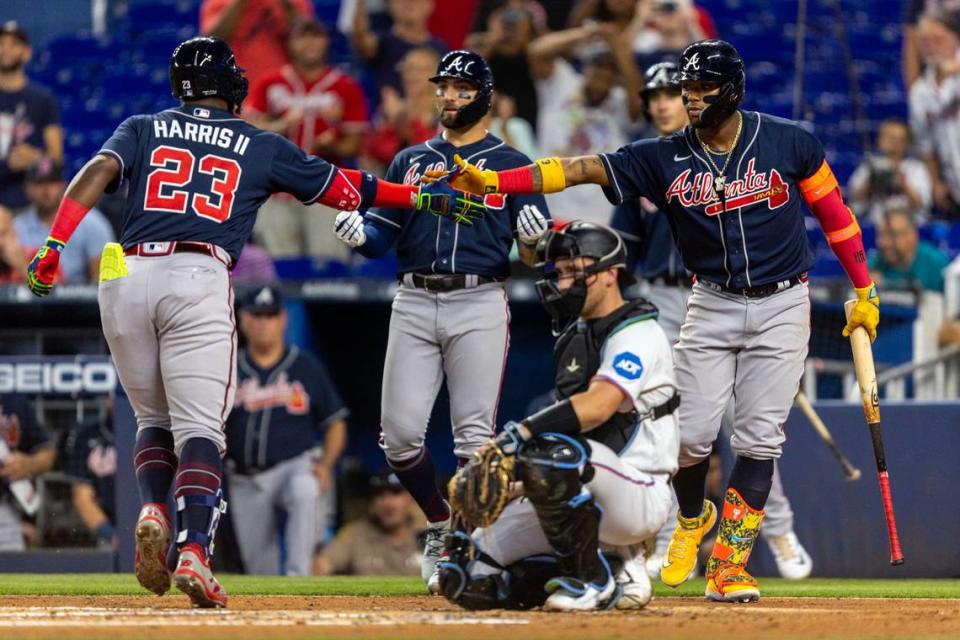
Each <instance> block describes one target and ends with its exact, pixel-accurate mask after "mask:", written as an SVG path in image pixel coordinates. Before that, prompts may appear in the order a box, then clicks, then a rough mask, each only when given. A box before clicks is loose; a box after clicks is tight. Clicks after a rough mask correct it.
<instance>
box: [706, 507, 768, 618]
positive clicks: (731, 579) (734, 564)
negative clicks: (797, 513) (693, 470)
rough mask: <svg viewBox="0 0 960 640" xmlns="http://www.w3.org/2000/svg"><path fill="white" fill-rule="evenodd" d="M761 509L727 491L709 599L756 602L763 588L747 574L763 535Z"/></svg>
mask: <svg viewBox="0 0 960 640" xmlns="http://www.w3.org/2000/svg"><path fill="white" fill-rule="evenodd" d="M763 516H764V512H763V510H762V509H754V508H753V507H751V506H750V505H748V504H747V503H746V501H745V500H744V499H743V496H741V495H740V493H739V492H738V491H737V490H736V489H733V488H728V489H727V492H726V494H725V495H724V497H723V517H722V518H721V519H720V528H719V531H718V532H717V541H716V543H715V544H714V545H713V553H712V554H711V555H710V560H709V561H708V562H707V589H706V593H705V595H706V597H707V599H708V600H711V601H713V602H756V601H757V600H759V599H760V587H759V585H758V584H757V580H756V578H754V577H753V576H752V575H750V574H749V573H747V570H746V566H747V562H748V561H749V560H750V553H751V552H752V551H753V545H754V543H755V542H756V541H757V536H758V535H760V524H761V523H762V522H763Z"/></svg>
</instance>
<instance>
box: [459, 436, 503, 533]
mask: <svg viewBox="0 0 960 640" xmlns="http://www.w3.org/2000/svg"><path fill="white" fill-rule="evenodd" d="M515 463H516V458H515V457H514V456H512V455H507V454H506V453H504V451H503V449H502V448H500V447H499V446H497V444H491V445H490V446H489V447H488V448H487V449H486V450H485V451H483V452H481V453H478V454H477V455H476V456H474V457H473V458H471V459H470V461H469V462H468V463H467V464H465V465H464V466H463V468H461V469H460V470H459V471H457V473H456V475H454V476H453V477H452V478H451V479H450V484H448V485H447V490H448V492H449V496H450V507H451V508H452V509H453V510H454V512H456V513H459V514H460V517H461V518H463V522H464V524H466V525H468V526H471V527H489V526H490V525H491V524H493V523H494V522H496V521H497V518H499V517H500V514H501V513H502V512H503V508H504V507H505V506H507V500H508V497H509V493H510V482H511V481H512V480H513V467H514V464H515Z"/></svg>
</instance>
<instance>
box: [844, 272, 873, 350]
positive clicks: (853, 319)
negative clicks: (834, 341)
mask: <svg viewBox="0 0 960 640" xmlns="http://www.w3.org/2000/svg"><path fill="white" fill-rule="evenodd" d="M854 291H856V292H857V303H856V304H855V305H854V306H853V309H852V310H851V311H850V319H849V320H847V326H845V327H844V328H843V337H845V338H846V337H847V336H849V335H850V334H851V333H852V332H853V330H854V329H856V328H857V327H863V328H864V329H866V331H867V333H868V334H870V342H873V341H874V340H876V338H877V325H878V324H880V296H878V295H877V288H876V287H875V286H874V284H873V283H872V282H871V283H870V284H869V285H867V286H866V287H860V288H859V289H857V288H854Z"/></svg>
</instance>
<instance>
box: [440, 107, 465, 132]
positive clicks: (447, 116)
mask: <svg viewBox="0 0 960 640" xmlns="http://www.w3.org/2000/svg"><path fill="white" fill-rule="evenodd" d="M459 115H460V111H459V110H458V111H447V110H441V111H440V124H442V125H443V127H444V128H445V129H456V128H455V127H454V126H453V125H454V123H455V122H456V121H457V116H459Z"/></svg>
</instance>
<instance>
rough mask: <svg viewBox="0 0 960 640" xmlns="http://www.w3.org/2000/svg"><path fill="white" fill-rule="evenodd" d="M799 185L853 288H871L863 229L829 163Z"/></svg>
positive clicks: (824, 163)
mask: <svg viewBox="0 0 960 640" xmlns="http://www.w3.org/2000/svg"><path fill="white" fill-rule="evenodd" d="M797 184H798V186H799V187H800V193H801V194H803V199H804V200H805V201H806V202H807V206H809V207H810V210H811V211H812V212H813V215H814V216H816V218H817V220H819V221H820V226H821V227H822V228H823V233H824V235H825V236H827V242H829V243H830V248H831V249H833V252H834V254H836V256H837V258H838V259H839V260H840V263H841V264H842V265H843V269H844V271H846V272H847V276H848V277H849V278H850V281H851V282H852V283H853V286H854V287H856V288H858V289H860V288H863V287H867V286H870V283H871V280H870V272H869V271H868V270H867V259H866V255H865V253H864V250H863V235H862V234H861V233H860V225H858V224H857V219H856V218H854V217H853V213H852V212H851V211H850V209H849V208H848V207H847V206H846V205H845V204H844V203H843V196H842V195H841V194H840V185H839V184H838V183H837V178H836V177H835V176H834V175H833V171H831V170H830V166H829V165H828V164H827V161H826V160H824V161H823V164H822V165H820V168H819V169H818V170H817V172H816V173H814V174H813V175H812V176H810V177H809V178H806V179H804V180H801V181H800V182H798V183H797Z"/></svg>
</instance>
